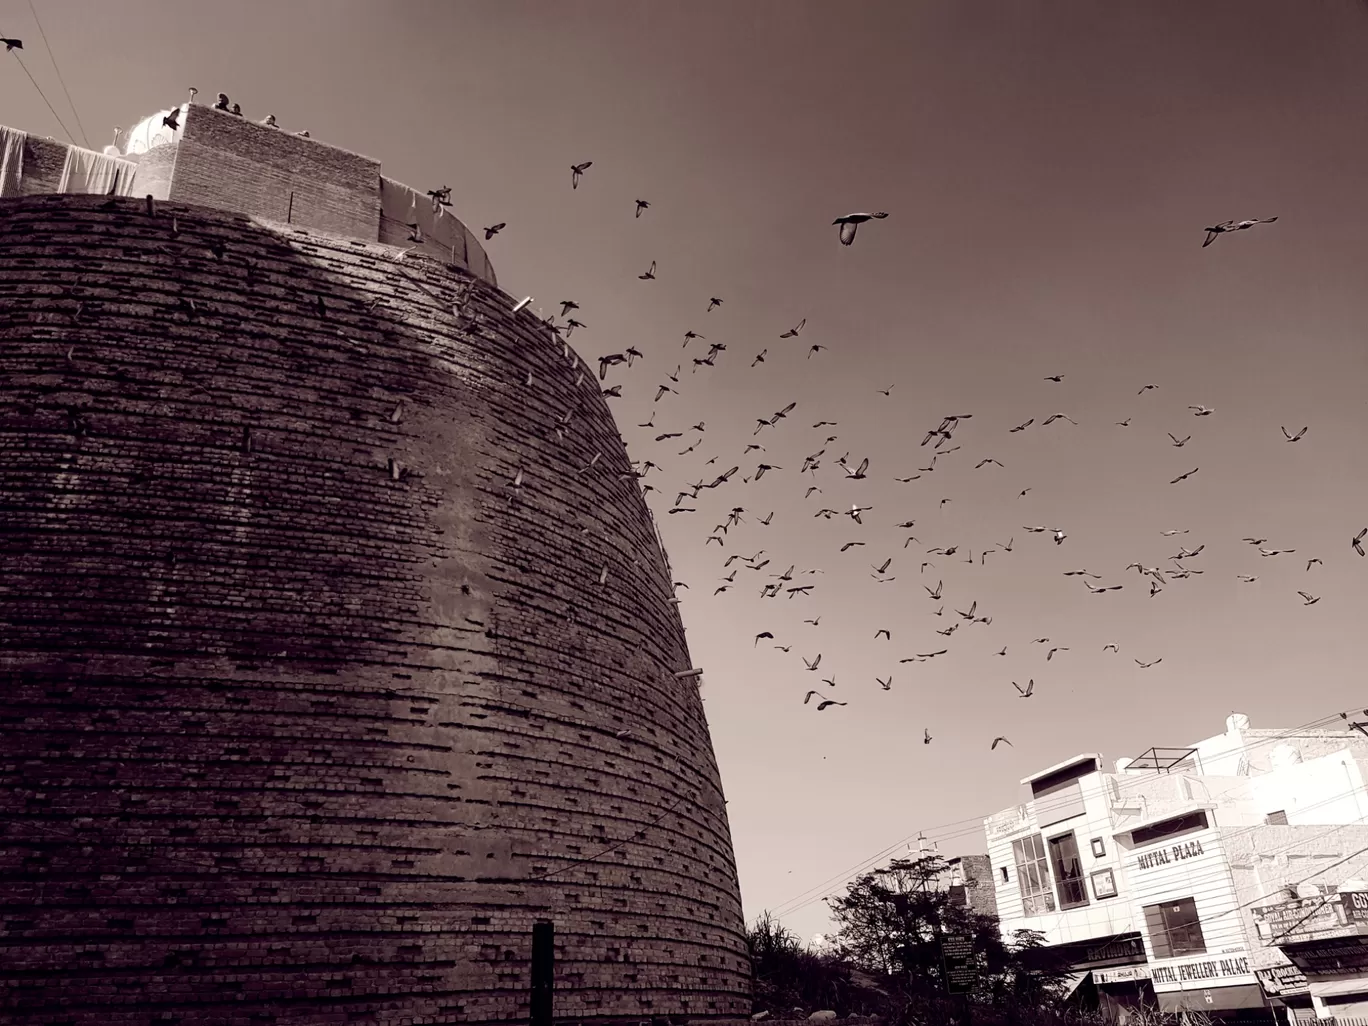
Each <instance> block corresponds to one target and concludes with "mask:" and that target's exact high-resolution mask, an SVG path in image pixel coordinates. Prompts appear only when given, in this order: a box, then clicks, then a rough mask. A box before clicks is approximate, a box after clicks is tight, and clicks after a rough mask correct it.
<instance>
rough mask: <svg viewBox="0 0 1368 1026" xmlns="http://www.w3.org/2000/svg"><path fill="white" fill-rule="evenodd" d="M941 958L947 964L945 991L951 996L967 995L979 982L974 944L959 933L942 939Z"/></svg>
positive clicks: (948, 934)
mask: <svg viewBox="0 0 1368 1026" xmlns="http://www.w3.org/2000/svg"><path fill="white" fill-rule="evenodd" d="M941 958H942V960H943V961H944V963H945V989H946V991H947V992H948V993H950V994H967V993H969V991H971V990H973V989H974V984H975V983H977V982H978V965H977V959H976V957H975V955H974V942H973V940H971V939H970V938H968V937H964V936H961V935H960V934H957V933H947V934H945V935H944V936H943V937H941Z"/></svg>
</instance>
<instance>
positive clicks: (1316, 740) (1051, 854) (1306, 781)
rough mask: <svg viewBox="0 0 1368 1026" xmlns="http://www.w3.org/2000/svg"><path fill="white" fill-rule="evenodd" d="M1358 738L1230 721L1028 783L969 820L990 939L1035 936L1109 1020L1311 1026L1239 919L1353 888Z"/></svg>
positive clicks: (1089, 759) (1332, 727)
mask: <svg viewBox="0 0 1368 1026" xmlns="http://www.w3.org/2000/svg"><path fill="white" fill-rule="evenodd" d="M1365 730H1368V724H1362V725H1358V728H1357V729H1356V727H1355V726H1352V725H1351V724H1350V723H1349V722H1348V721H1344V720H1339V721H1336V722H1334V723H1328V724H1326V725H1325V726H1324V727H1321V728H1316V729H1312V728H1297V729H1292V730H1268V729H1254V728H1252V727H1251V726H1250V724H1249V719H1248V717H1246V716H1243V715H1241V714H1238V713H1237V714H1233V715H1231V716H1230V717H1229V719H1228V720H1227V721H1226V730H1225V732H1224V733H1222V734H1218V735H1216V736H1214V737H1210V738H1206V739H1204V740H1201V741H1198V742H1196V743H1194V744H1191V745H1187V746H1183V747H1178V748H1152V749H1150V750H1149V751H1147V752H1145V753H1144V754H1143V755H1141V756H1140V757H1138V758H1133V759H1118V760H1117V761H1116V762H1115V764H1114V766H1113V767H1112V768H1111V770H1107V769H1106V768H1105V767H1104V760H1103V758H1102V756H1101V754H1100V753H1096V752H1086V753H1083V754H1080V755H1075V756H1073V757H1072V758H1070V759H1067V760H1065V761H1063V762H1060V763H1058V764H1056V765H1054V766H1051V767H1049V768H1047V769H1044V770H1042V771H1040V772H1039V773H1035V774H1032V775H1031V776H1029V777H1027V778H1026V779H1024V780H1023V781H1022V782H1021V783H1022V785H1023V786H1024V787H1025V788H1027V789H1028V792H1029V798H1028V800H1027V801H1026V802H1025V803H1024V804H1022V805H1018V806H1016V807H1014V808H1010V809H1005V810H1003V811H1002V812H999V813H997V814H996V815H994V816H990V817H989V818H988V819H987V820H985V821H984V827H985V831H986V833H987V838H988V856H989V860H990V863H991V866H992V873H993V883H994V886H995V888H996V891H997V909H998V916H999V919H1000V922H1001V924H1002V930H1003V933H1004V934H1005V935H1010V934H1011V933H1012V932H1013V931H1015V930H1019V929H1031V930H1038V931H1040V932H1041V933H1043V934H1044V936H1045V941H1046V944H1047V945H1049V949H1048V950H1049V951H1050V953H1052V954H1053V955H1054V956H1056V957H1058V958H1060V959H1062V960H1063V961H1065V962H1066V963H1067V964H1068V965H1070V966H1071V967H1072V968H1073V970H1074V973H1073V976H1072V982H1073V985H1074V986H1075V987H1076V988H1077V989H1076V995H1077V998H1078V1000H1080V1001H1081V1002H1084V1003H1096V1004H1097V1005H1098V1006H1099V1007H1100V1008H1102V1009H1103V1010H1104V1011H1105V1012H1106V1013H1108V1015H1109V1017H1110V1018H1112V1019H1114V1020H1115V1021H1118V1022H1124V1021H1125V1020H1126V1019H1127V1018H1129V1017H1130V1014H1131V1013H1130V1010H1131V1009H1134V1008H1136V1007H1138V1006H1139V1005H1141V1004H1145V1005H1153V1006H1157V1007H1158V1008H1160V1009H1161V1010H1164V1011H1168V1012H1178V1011H1180V1010H1182V1009H1190V1010H1198V1011H1202V1012H1205V1013H1207V1014H1208V1015H1210V1016H1211V1017H1212V1018H1213V1019H1215V1020H1218V1021H1228V1022H1233V1021H1254V1022H1265V1023H1267V1022H1272V1021H1278V1022H1296V1021H1298V1018H1297V1017H1298V1016H1299V1015H1300V1016H1301V1018H1302V1019H1308V1018H1311V1017H1313V1016H1314V1015H1315V1013H1316V1011H1317V1010H1320V1011H1321V1013H1322V1014H1323V1013H1324V1007H1328V1006H1325V1005H1324V1003H1323V1002H1320V1001H1319V999H1317V998H1316V997H1315V996H1314V995H1313V993H1312V991H1313V989H1314V987H1313V984H1311V983H1310V982H1307V983H1306V985H1305V987H1301V985H1299V984H1297V981H1296V979H1295V978H1293V977H1291V975H1290V974H1293V973H1296V969H1295V967H1294V966H1293V964H1292V963H1293V959H1291V958H1290V957H1289V956H1288V955H1286V954H1284V952H1283V949H1282V948H1280V947H1279V946H1277V945H1276V944H1272V943H1266V942H1265V937H1264V936H1261V935H1260V932H1259V930H1260V929H1261V928H1260V927H1258V926H1257V925H1256V919H1255V914H1254V909H1255V908H1256V907H1262V906H1267V905H1272V904H1276V903H1278V902H1280V901H1283V900H1285V899H1286V898H1287V897H1288V895H1289V893H1294V892H1289V890H1288V888H1296V887H1298V886H1300V887H1301V888H1302V891H1303V892H1304V893H1307V888H1309V887H1311V886H1313V885H1314V886H1316V887H1318V888H1319V890H1318V891H1317V892H1316V893H1317V894H1318V895H1321V896H1324V895H1328V894H1333V893H1334V891H1335V889H1336V888H1338V887H1339V886H1340V885H1341V884H1342V883H1344V882H1345V881H1348V880H1351V879H1352V878H1354V877H1356V876H1364V875H1368V790H1365V779H1366V778H1368V733H1365ZM1262 929H1264V930H1265V934H1266V933H1267V928H1266V927H1264V928H1262ZM1365 939H1366V940H1368V938H1365ZM1280 981H1281V982H1280ZM1289 981H1290V983H1289ZM1299 988H1300V989H1299ZM1365 989H1368V988H1365ZM1365 1000H1368V999H1365ZM1355 1007H1357V1006H1355ZM1365 1014H1368V1012H1366V1013H1365ZM1340 1026H1368V1019H1365V1020H1364V1021H1363V1023H1362V1024H1360V1023H1349V1022H1348V1021H1347V1020H1344V1019H1341V1021H1340Z"/></svg>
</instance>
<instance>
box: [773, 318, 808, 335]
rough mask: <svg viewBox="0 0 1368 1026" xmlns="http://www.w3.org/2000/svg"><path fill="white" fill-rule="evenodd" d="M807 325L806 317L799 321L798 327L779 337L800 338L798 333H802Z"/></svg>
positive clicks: (795, 326)
mask: <svg viewBox="0 0 1368 1026" xmlns="http://www.w3.org/2000/svg"><path fill="white" fill-rule="evenodd" d="M805 324H807V318H806V317H804V318H803V319H802V320H801V321H799V322H798V323H797V324H796V325H794V326H793V327H792V328H789V330H788V331H786V332H784V333H783V334H782V335H780V336H779V337H780V338H797V337H798V332H800V331H802V330H803V326H804V325H805Z"/></svg>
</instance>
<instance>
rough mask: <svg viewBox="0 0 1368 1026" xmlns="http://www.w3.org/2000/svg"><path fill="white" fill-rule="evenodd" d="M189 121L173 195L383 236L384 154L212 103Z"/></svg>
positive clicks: (355, 234) (195, 109)
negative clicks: (355, 149) (374, 155)
mask: <svg viewBox="0 0 1368 1026" xmlns="http://www.w3.org/2000/svg"><path fill="white" fill-rule="evenodd" d="M183 122H184V125H183V127H182V129H181V131H180V133H179V136H178V141H177V142H176V143H174V144H172V145H173V146H174V147H175V150H176V164H175V171H174V173H173V176H172V180H171V193H170V195H169V196H168V197H167V198H168V199H170V200H171V202H173V203H189V204H202V205H204V206H210V207H218V208H221V209H226V210H235V211H238V212H240V213H244V214H250V215H254V216H256V217H263V218H271V219H272V220H275V221H284V220H287V217H288V220H289V221H290V223H291V224H294V225H298V226H300V227H304V228H317V229H319V230H321V231H325V232H336V233H338V234H340V235H348V236H351V237H352V238H358V239H365V238H369V239H375V238H377V226H378V224H379V222H380V162H379V161H378V160H371V159H370V158H369V157H362V156H358V155H357V154H355V153H349V152H347V151H346V150H343V149H338V148H337V147H336V146H329V145H327V144H326V143H323V142H320V141H318V140H314V139H304V138H301V137H300V136H297V135H294V134H293V133H290V132H283V131H281V130H280V129H278V128H269V127H267V126H265V125H259V124H257V123H256V122H253V121H248V120H247V119H246V118H240V117H234V116H233V115H232V114H225V113H223V112H222V111H217V110H214V109H213V108H212V107H204V106H192V107H190V108H188V109H187V110H186V111H185V113H184V115H183ZM160 149H162V147H160V146H158V147H155V148H154V149H152V150H150V151H149V152H150V153H155V152H156V151H157V150H160ZM138 191H139V194H142V190H141V189H139V190H138Z"/></svg>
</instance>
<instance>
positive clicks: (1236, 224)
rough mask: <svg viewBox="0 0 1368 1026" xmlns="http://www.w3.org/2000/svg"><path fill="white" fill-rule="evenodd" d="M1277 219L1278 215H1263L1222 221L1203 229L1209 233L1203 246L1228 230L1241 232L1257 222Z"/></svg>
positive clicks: (1269, 222)
mask: <svg viewBox="0 0 1368 1026" xmlns="http://www.w3.org/2000/svg"><path fill="white" fill-rule="evenodd" d="M1276 220H1277V218H1276V217H1261V218H1253V219H1251V220H1247V221H1222V222H1220V223H1219V224H1215V225H1212V226H1211V227H1210V228H1204V229H1203V231H1205V232H1206V233H1207V237H1206V241H1205V242H1203V243H1202V248H1203V249H1205V248H1206V247H1207V246H1210V245H1211V244H1212V243H1213V242H1215V241H1216V236H1218V235H1224V234H1226V233H1227V232H1241V231H1244V230H1245V229H1247V228H1253V227H1254V226H1255V225H1256V224H1272V223H1273V222H1274V221H1276Z"/></svg>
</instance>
